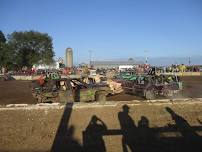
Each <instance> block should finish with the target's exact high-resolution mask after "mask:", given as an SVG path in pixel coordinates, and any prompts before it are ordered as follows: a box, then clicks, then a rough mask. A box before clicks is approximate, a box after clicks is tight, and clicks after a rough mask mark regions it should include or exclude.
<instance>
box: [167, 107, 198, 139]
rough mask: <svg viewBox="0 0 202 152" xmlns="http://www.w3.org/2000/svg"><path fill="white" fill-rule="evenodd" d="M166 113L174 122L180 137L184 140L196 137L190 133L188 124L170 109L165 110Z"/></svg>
mask: <svg viewBox="0 0 202 152" xmlns="http://www.w3.org/2000/svg"><path fill="white" fill-rule="evenodd" d="M165 109H166V111H167V112H169V113H170V115H171V117H172V119H173V120H174V121H175V124H176V127H177V129H178V130H179V131H180V132H181V134H182V136H183V137H185V138H190V137H191V138H193V137H197V136H198V135H197V134H196V133H195V132H194V131H192V129H191V126H190V125H189V123H188V122H187V121H186V120H185V119H184V118H183V117H181V116H179V115H178V114H176V113H175V112H174V111H173V110H172V109H171V108H169V107H166V108H165Z"/></svg>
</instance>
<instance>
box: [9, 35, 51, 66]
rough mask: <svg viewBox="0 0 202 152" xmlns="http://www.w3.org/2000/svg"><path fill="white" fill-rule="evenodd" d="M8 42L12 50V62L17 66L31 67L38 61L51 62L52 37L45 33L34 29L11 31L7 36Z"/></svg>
mask: <svg viewBox="0 0 202 152" xmlns="http://www.w3.org/2000/svg"><path fill="white" fill-rule="evenodd" d="M8 44H9V47H10V48H11V50H12V51H13V52H14V56H15V60H14V63H15V64H16V65H18V67H22V66H27V67H31V66H32V65H33V64H38V63H43V64H51V63H53V56H54V52H53V46H52V39H51V37H50V36H49V35H48V34H46V33H40V32H36V31H25V32H13V33H12V34H11V35H9V36H8Z"/></svg>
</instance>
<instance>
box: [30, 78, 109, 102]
mask: <svg viewBox="0 0 202 152" xmlns="http://www.w3.org/2000/svg"><path fill="white" fill-rule="evenodd" d="M110 93H111V90H110V88H109V87H108V85H106V84H102V85H101V84H100V85H98V84H86V83H85V82H82V81H81V80H79V79H76V78H60V79H51V80H48V81H44V83H41V82H40V83H39V82H38V81H34V82H33V84H32V94H33V97H34V98H36V99H37V101H38V102H64V103H65V102H86V101H94V100H96V101H106V96H107V95H108V94H110Z"/></svg>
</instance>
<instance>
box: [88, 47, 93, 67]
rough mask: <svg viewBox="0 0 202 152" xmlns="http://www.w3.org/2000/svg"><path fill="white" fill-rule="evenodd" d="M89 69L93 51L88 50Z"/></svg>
mask: <svg viewBox="0 0 202 152" xmlns="http://www.w3.org/2000/svg"><path fill="white" fill-rule="evenodd" d="M88 52H89V67H91V61H92V53H93V51H92V50H89V51H88Z"/></svg>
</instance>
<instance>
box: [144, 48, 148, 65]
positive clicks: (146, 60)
mask: <svg viewBox="0 0 202 152" xmlns="http://www.w3.org/2000/svg"><path fill="white" fill-rule="evenodd" d="M148 52H149V51H148V50H144V53H145V63H146V64H147V62H148V57H147V53H148Z"/></svg>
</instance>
